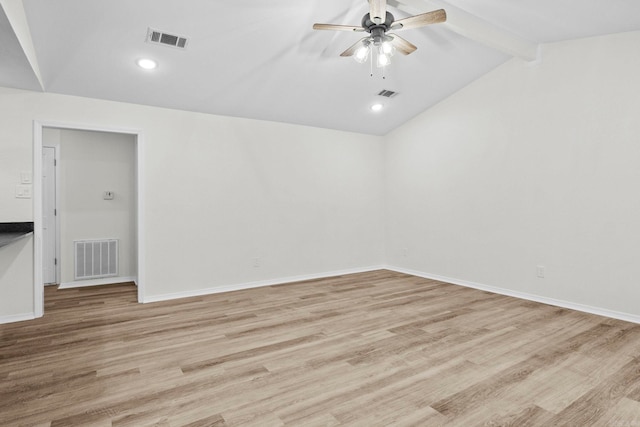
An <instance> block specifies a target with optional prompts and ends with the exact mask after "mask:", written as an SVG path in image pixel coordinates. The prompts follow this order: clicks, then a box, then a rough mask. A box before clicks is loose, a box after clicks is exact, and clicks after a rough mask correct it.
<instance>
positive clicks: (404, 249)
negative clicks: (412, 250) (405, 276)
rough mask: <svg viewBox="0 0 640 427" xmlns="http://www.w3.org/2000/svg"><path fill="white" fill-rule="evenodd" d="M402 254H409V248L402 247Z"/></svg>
mask: <svg viewBox="0 0 640 427" xmlns="http://www.w3.org/2000/svg"><path fill="white" fill-rule="evenodd" d="M402 256H403V257H405V258H406V257H408V256H409V248H402Z"/></svg>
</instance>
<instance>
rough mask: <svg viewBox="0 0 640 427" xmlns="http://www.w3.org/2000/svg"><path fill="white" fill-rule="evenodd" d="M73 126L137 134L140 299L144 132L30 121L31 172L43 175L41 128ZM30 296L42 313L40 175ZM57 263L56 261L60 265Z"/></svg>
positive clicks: (35, 191)
mask: <svg viewBox="0 0 640 427" xmlns="http://www.w3.org/2000/svg"><path fill="white" fill-rule="evenodd" d="M43 127H50V128H54V129H73V130H86V131H95V132H109V133H122V134H127V135H133V136H135V138H136V141H135V144H136V198H137V208H138V209H137V212H136V230H137V234H138V235H137V242H136V244H137V247H138V253H137V264H138V265H137V272H136V273H137V280H136V283H137V285H138V302H142V300H143V296H144V278H145V271H144V268H145V267H144V222H143V218H144V202H143V200H144V194H145V193H144V185H143V179H141V177H143V176H144V175H143V173H142V172H143V171H144V161H143V159H144V156H143V152H144V150H143V141H144V138H143V134H142V130H140V129H131V128H120V127H115V126H114V127H112V126H109V127H107V126H94V125H88V124H82V123H69V122H58V121H50V120H34V121H33V176H34V177H42V128H43ZM33 228H34V230H33V231H34V239H33V268H34V271H33V288H34V291H33V299H34V303H33V306H34V313H35V317H42V316H43V314H44V283H43V277H42V276H43V275H42V178H40V179H34V180H33ZM59 264H60V263H58V265H59Z"/></svg>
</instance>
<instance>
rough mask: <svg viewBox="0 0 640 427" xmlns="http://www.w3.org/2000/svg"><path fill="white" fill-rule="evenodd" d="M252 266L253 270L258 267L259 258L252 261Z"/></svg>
mask: <svg viewBox="0 0 640 427" xmlns="http://www.w3.org/2000/svg"><path fill="white" fill-rule="evenodd" d="M253 266H254V267H255V268H258V267H260V258H254V259H253Z"/></svg>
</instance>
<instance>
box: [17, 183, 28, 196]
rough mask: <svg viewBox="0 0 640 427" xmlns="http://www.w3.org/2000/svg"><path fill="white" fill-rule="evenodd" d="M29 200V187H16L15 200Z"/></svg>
mask: <svg viewBox="0 0 640 427" xmlns="http://www.w3.org/2000/svg"><path fill="white" fill-rule="evenodd" d="M30 198H31V186H30V185H16V199H30Z"/></svg>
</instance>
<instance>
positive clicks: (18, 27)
mask: <svg viewBox="0 0 640 427" xmlns="http://www.w3.org/2000/svg"><path fill="white" fill-rule="evenodd" d="M0 6H2V9H3V10H4V13H5V15H6V16H7V19H8V20H9V23H10V24H11V28H13V32H14V33H15V35H16V37H17V39H18V41H19V42H20V46H21V47H22V51H23V52H24V54H25V56H26V57H27V60H28V61H29V65H31V69H32V70H33V73H34V74H35V76H36V78H37V79H38V83H39V84H40V88H41V89H42V90H43V91H44V83H43V82H42V75H41V73H40V67H39V66H38V60H37V58H36V50H35V49H34V47H33V40H32V39H31V31H30V30H29V25H28V24H27V15H26V14H25V12H24V5H23V4H22V0H0Z"/></svg>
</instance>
